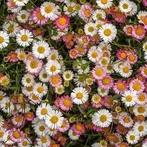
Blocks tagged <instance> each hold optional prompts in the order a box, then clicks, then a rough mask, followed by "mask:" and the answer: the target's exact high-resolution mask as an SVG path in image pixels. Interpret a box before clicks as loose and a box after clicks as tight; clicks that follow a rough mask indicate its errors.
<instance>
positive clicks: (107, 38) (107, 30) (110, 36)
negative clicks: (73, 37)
mask: <svg viewBox="0 0 147 147" xmlns="http://www.w3.org/2000/svg"><path fill="white" fill-rule="evenodd" d="M98 32H99V35H100V37H101V39H102V40H103V41H104V42H105V43H108V42H112V41H113V40H114V39H115V37H116V35H117V29H116V27H115V26H114V25H113V24H104V25H102V27H101V28H100V29H99V30H98Z"/></svg>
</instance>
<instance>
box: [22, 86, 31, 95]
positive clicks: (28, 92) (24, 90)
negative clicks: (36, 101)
mask: <svg viewBox="0 0 147 147" xmlns="http://www.w3.org/2000/svg"><path fill="white" fill-rule="evenodd" d="M22 93H23V94H24V95H25V96H30V95H31V94H32V93H33V86H31V87H22Z"/></svg>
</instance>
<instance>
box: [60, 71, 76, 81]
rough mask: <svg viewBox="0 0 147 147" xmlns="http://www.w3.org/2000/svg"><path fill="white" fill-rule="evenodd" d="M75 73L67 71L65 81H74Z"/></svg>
mask: <svg viewBox="0 0 147 147" xmlns="http://www.w3.org/2000/svg"><path fill="white" fill-rule="evenodd" d="M73 76H74V74H73V72H72V71H71V70H66V71H64V72H63V79H64V80H65V81H71V80H72V79H73Z"/></svg>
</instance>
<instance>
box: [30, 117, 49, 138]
mask: <svg viewBox="0 0 147 147" xmlns="http://www.w3.org/2000/svg"><path fill="white" fill-rule="evenodd" d="M32 126H33V128H34V131H35V133H36V134H37V135H38V136H41V135H47V134H48V130H49V128H48V127H47V125H46V124H45V122H44V121H42V120H38V121H37V122H36V123H33V125H32Z"/></svg>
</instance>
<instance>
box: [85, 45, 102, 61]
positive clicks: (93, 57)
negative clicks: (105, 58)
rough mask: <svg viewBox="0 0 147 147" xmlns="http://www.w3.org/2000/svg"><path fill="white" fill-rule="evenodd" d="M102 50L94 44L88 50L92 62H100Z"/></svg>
mask: <svg viewBox="0 0 147 147" xmlns="http://www.w3.org/2000/svg"><path fill="white" fill-rule="evenodd" d="M101 54H102V53H101V51H99V50H98V49H97V48H96V46H93V47H91V48H90V49H89V51H88V54H87V56H88V59H89V60H90V61H92V62H94V63H95V62H98V60H99V58H100V57H101Z"/></svg>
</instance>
